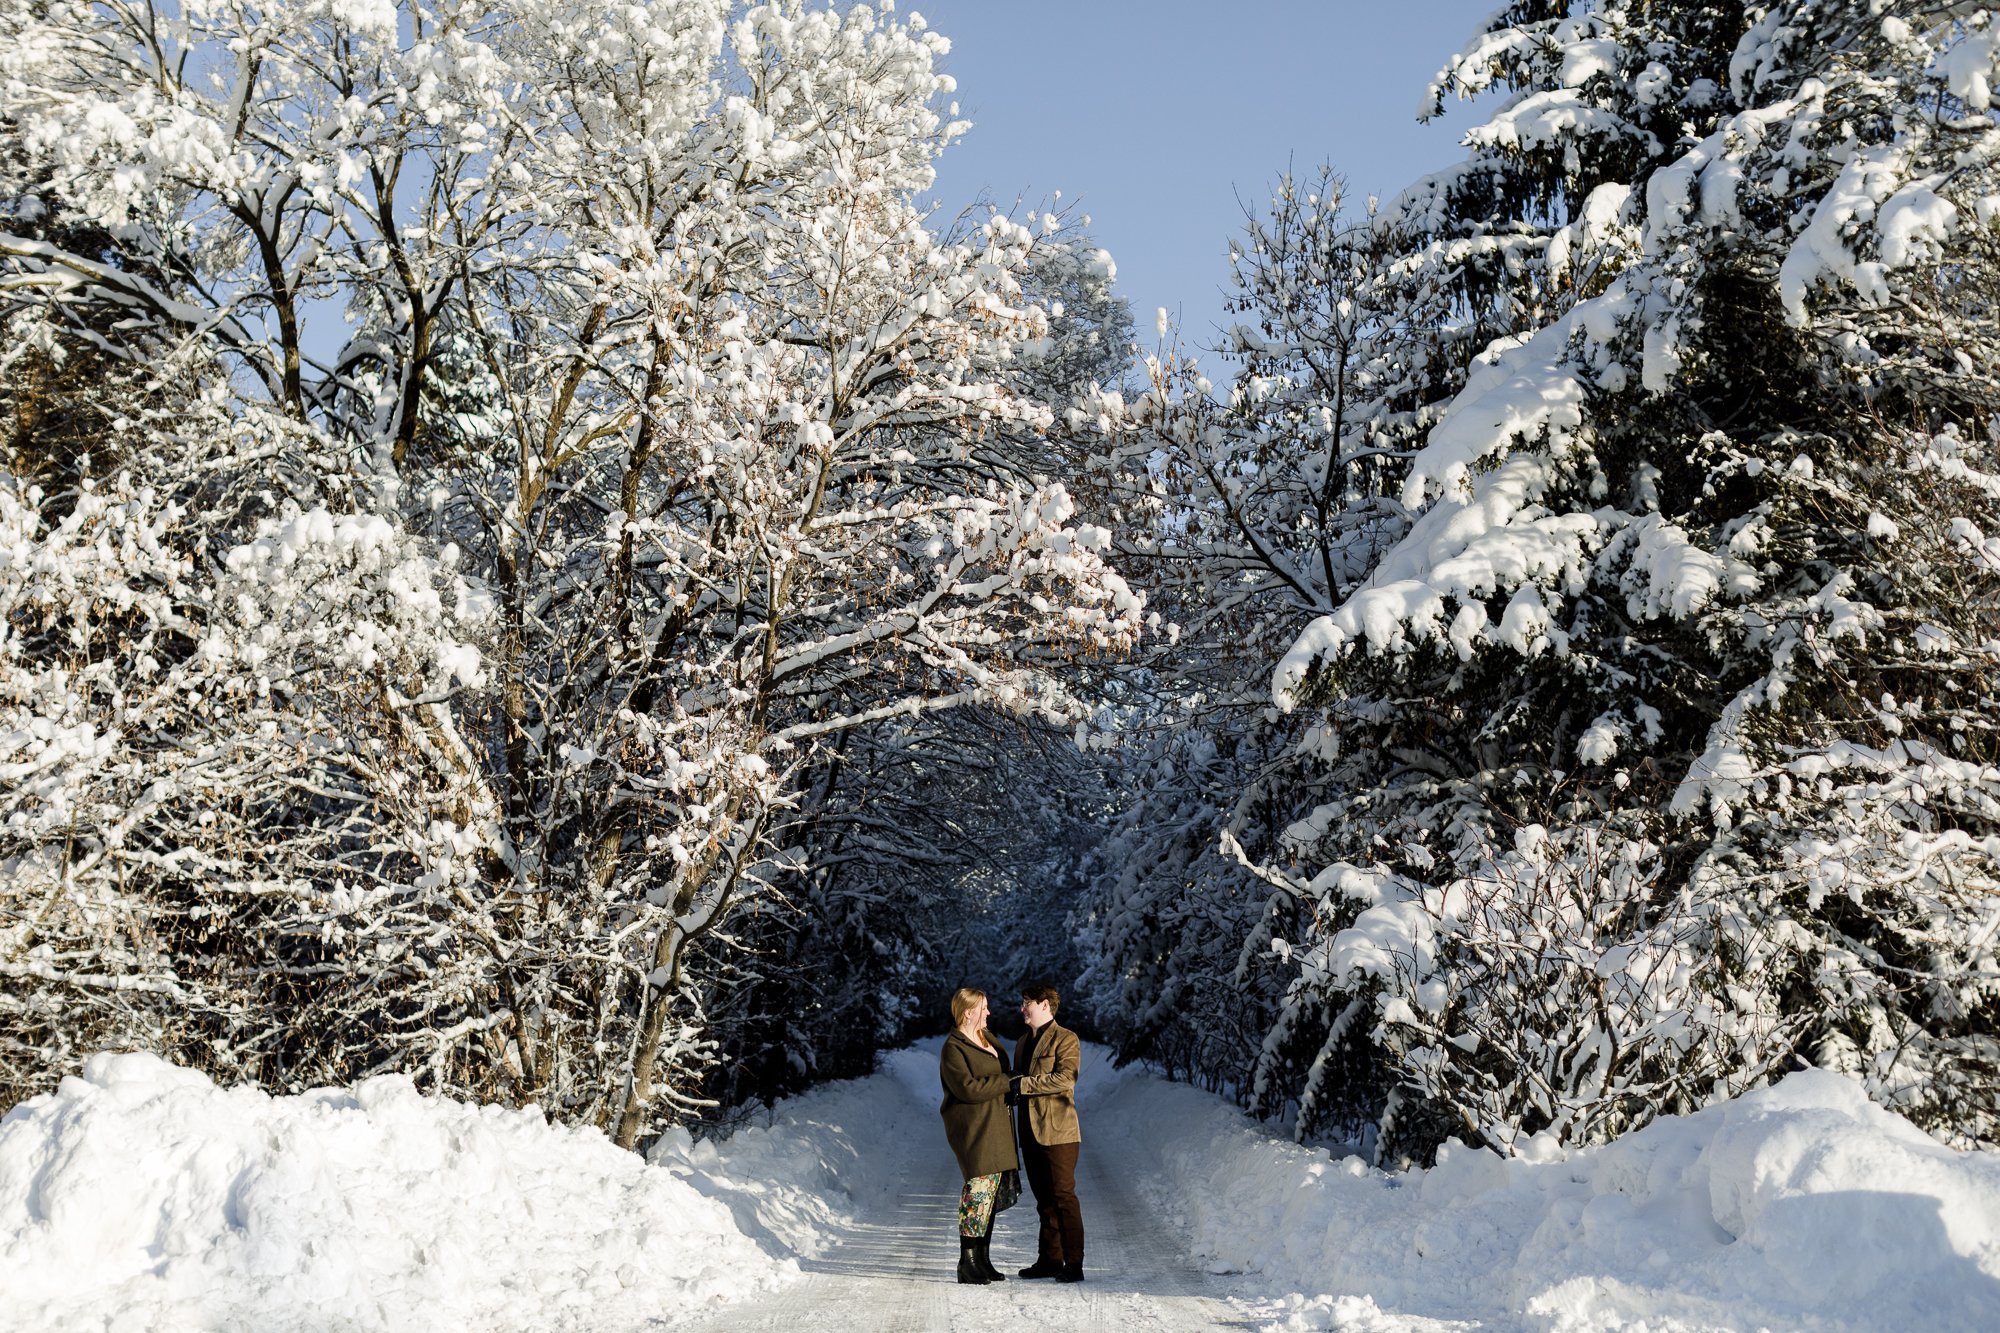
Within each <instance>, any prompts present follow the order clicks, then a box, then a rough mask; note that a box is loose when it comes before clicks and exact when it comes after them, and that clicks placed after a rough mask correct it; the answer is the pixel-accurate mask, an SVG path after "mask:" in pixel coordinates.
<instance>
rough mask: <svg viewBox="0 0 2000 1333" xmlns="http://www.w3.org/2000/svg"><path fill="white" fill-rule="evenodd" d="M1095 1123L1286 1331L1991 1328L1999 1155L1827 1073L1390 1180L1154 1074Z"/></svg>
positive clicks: (1129, 1083)
mask: <svg viewBox="0 0 2000 1333" xmlns="http://www.w3.org/2000/svg"><path fill="white" fill-rule="evenodd" d="M1091 1125H1092V1127H1103V1128H1107V1129H1108V1128H1111V1127H1112V1126H1116V1127H1117V1129H1118V1131H1119V1132H1122V1133H1127V1134H1130V1135H1131V1137H1132V1139H1133V1141H1134V1142H1135V1143H1136V1144H1140V1145H1145V1146H1146V1148H1147V1150H1148V1151H1149V1152H1150V1153H1152V1154H1155V1155H1156V1156H1157V1160H1158V1161H1159V1163H1160V1167H1161V1172H1160V1175H1159V1177H1158V1179H1157V1180H1156V1181H1155V1182H1153V1183H1152V1185H1151V1188H1154V1189H1155V1190H1156V1191H1157V1193H1158V1201H1159V1203H1160V1206H1161V1208H1162V1211H1163V1212H1165V1213H1167V1214H1169V1215H1170V1216H1175V1217H1176V1218H1177V1220H1178V1221H1179V1222H1180V1223H1181V1224H1182V1225H1183V1226H1185V1227H1186V1228H1187V1229H1188V1232H1189V1234H1190V1237H1191V1239H1192V1241H1193V1243H1194V1244H1195V1246H1196V1247H1197V1249H1198V1251H1199V1252H1200V1253H1201V1254H1202V1256H1203V1257H1204V1258H1205V1259H1206V1260H1207V1261H1208V1263H1209V1265H1210V1267H1211V1268H1212V1269H1214V1270H1215V1271H1245V1272H1255V1273H1261V1274H1263V1275H1265V1276H1266V1277H1267V1278H1269V1279H1271V1280H1272V1283H1273V1285H1274V1287H1276V1288H1277V1289H1278V1290H1283V1289H1284V1288H1291V1289H1293V1292H1294V1294H1293V1295H1291V1296H1290V1297H1288V1298H1286V1300H1285V1302H1284V1304H1283V1305H1282V1306H1281V1307H1280V1308H1279V1310H1278V1312H1277V1317H1278V1321H1279V1322H1278V1325H1277V1326H1278V1327H1281V1328H1287V1329H1342V1330H1348V1331H1349V1333H1364V1331H1372V1330H1377V1329H1385V1330H1386V1329H1417V1328H1452V1327H1466V1326H1476V1327H1479V1328H1482V1329H1492V1328H1504V1329H1514V1328H1519V1329H1546V1330H1575V1331H1576V1333H1584V1331H1585V1330H1590V1331H1592V1333H1595V1331H1597V1330H1611V1329H1627V1330H1635V1331H1636V1330H1640V1329H1646V1330H1651V1333H1667V1331H1668V1330H1692V1329H1754V1328H1760V1327H1764V1328H1771V1329H1798V1328H1809V1329H1824V1330H1848V1329H1853V1330H1880V1329H1890V1328H1896V1329H1924V1330H1927V1331H1928V1333H1949V1331H1950V1330H1966V1331H1967V1333H1971V1331H1972V1330H1990V1329H1994V1328H2000V1154H1995V1153H1974V1154H1960V1153H1954V1152H1952V1151H1951V1150H1949V1149H1947V1148H1944V1147H1942V1146H1940V1145H1939V1144H1937V1143H1935V1142H1934V1141H1932V1140H1931V1139H1930V1138H1928V1137H1926V1136H1925V1135H1924V1134H1923V1133H1921V1132H1920V1131H1918V1130H1917V1129H1915V1128H1914V1127H1912V1126H1911V1125H1910V1124H1909V1123H1908V1122H1907V1121H1904V1120H1902V1119H1901V1118H1899V1117H1897V1116H1895V1115H1893V1114H1891V1113H1889V1112H1887V1111H1884V1110H1882V1109H1881V1108H1879V1107H1877V1106H1875V1105H1874V1104H1873V1103H1871V1102H1869V1100H1868V1099H1867V1097H1866V1096H1864V1095H1863V1093H1862V1092H1861V1090H1860V1088H1859V1087H1858V1086H1857V1085H1856V1084H1854V1083H1852V1082H1850V1081H1849V1080H1847V1079H1845V1078H1842V1077H1840V1076H1838V1075H1834V1074H1829V1073H1823V1072H1819V1071H1806V1072H1803V1073H1798V1074H1794V1075H1792V1076H1791V1077H1790V1078H1788V1079H1786V1080H1785V1081H1784V1082H1782V1083H1780V1084H1779V1085H1777V1086H1776V1087H1774V1088H1770V1089H1767V1090H1765V1091H1762V1092H1758V1093H1753V1094H1750V1095H1748V1096H1745V1097H1742V1098H1739V1099H1737V1100H1736V1101H1733V1102H1729V1103H1727V1104H1724V1105H1721V1106H1717V1107H1713V1108H1711V1109H1709V1110H1706V1111H1703V1112H1700V1113H1699V1114H1696V1115H1692V1116H1686V1117H1679V1118H1670V1119H1666V1120H1661V1121H1658V1122H1656V1123H1654V1124H1653V1125H1651V1126H1650V1127H1648V1128H1647V1129H1644V1130H1642V1131H1640V1132H1639V1133H1636V1134H1633V1135H1630V1136H1628V1137H1626V1138H1624V1139H1621V1140H1619V1141H1618V1142H1616V1143H1613V1144H1611V1145H1609V1146H1607V1147H1603V1148H1598V1149H1593V1150H1589V1151H1584V1152H1578V1153H1575V1154H1573V1155H1570V1156H1567V1157H1565V1156H1564V1155H1563V1154H1562V1153H1561V1151H1560V1150H1558V1149H1553V1148H1551V1149H1549V1150H1547V1151H1545V1152H1544V1153H1542V1154H1540V1157H1541V1160H1537V1161H1527V1160H1514V1161H1502V1160H1501V1159H1499V1158H1497V1157H1494V1156H1492V1155H1491V1154H1488V1153H1482V1152H1473V1151H1470V1150H1465V1149H1459V1150H1457V1151H1452V1152H1448V1153H1447V1154H1446V1156H1445V1157H1444V1159H1443V1160H1442V1161H1441V1162H1440V1164H1439V1165H1438V1166H1437V1167H1436V1168H1435V1169H1433V1170H1431V1171H1428V1172H1416V1173H1411V1174H1408V1175H1403V1176H1393V1175H1387V1174H1384V1173H1382V1172H1379V1171H1375V1170H1372V1169H1371V1168H1369V1167H1367V1166H1365V1165H1364V1164H1363V1163H1362V1162H1361V1161H1360V1160H1359V1159H1354V1158H1349V1159H1346V1160H1342V1161H1334V1160H1331V1159H1329V1157H1328V1156H1327V1155H1326V1154H1325V1153H1323V1152H1319V1151H1315V1150H1313V1149H1309V1148H1304V1147H1300V1146H1297V1145H1294V1144H1291V1143H1287V1142H1284V1141H1281V1140H1276V1139H1273V1138H1272V1137H1270V1136H1269V1135H1268V1134H1267V1133H1266V1132H1265V1131H1263V1130H1262V1129H1260V1128H1258V1127H1257V1126H1255V1125H1253V1124H1251V1123H1250V1122H1248V1121H1246V1120H1245V1119H1244V1118H1243V1117H1242V1116H1241V1115H1239V1114H1237V1113H1236V1112H1235V1111H1234V1110H1232V1109H1230V1108H1228V1107H1226V1106H1224V1105H1222V1104H1220V1103H1218V1102H1217V1101H1216V1100H1215V1099H1214V1098H1212V1097H1209V1096H1208V1095H1206V1094H1204V1093H1201V1092H1198V1091H1195V1090H1193V1089H1189V1088H1185V1087H1172V1086H1167V1085H1163V1084H1160V1083H1158V1082H1156V1081H1154V1080H1152V1079H1145V1078H1132V1077H1128V1078H1125V1079H1123V1080H1122V1081H1121V1082H1120V1084H1119V1085H1118V1086H1117V1087H1116V1088H1115V1089H1113V1090H1112V1091H1111V1093H1110V1094H1109V1095H1108V1096H1107V1097H1106V1098H1105V1099H1104V1102H1103V1104H1102V1106H1101V1108H1100V1110H1099V1112H1098V1114H1097V1115H1096V1117H1094V1119H1093V1120H1092V1122H1091ZM1087 1206H1088V1205H1087V1203H1086V1207H1087Z"/></svg>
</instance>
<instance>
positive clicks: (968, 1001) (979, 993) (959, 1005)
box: [951, 986, 986, 1027]
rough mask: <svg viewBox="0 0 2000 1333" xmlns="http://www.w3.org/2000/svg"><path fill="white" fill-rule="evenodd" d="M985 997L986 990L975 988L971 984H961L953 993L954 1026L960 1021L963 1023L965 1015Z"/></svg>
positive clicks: (952, 1013)
mask: <svg viewBox="0 0 2000 1333" xmlns="http://www.w3.org/2000/svg"><path fill="white" fill-rule="evenodd" d="M985 998H986V992H985V991H983V990H974V989H972V987H970V986H960V987H959V988H958V989H957V990H955V991H953V992H952V993H951V1022H952V1026H953V1027H957V1026H958V1025H959V1024H960V1023H963V1022H964V1021H965V1016H966V1015H967V1014H969V1013H971V1012H972V1011H973V1010H974V1009H976V1008H978V1007H979V1002H980V1001H981V1000H983V999H985Z"/></svg>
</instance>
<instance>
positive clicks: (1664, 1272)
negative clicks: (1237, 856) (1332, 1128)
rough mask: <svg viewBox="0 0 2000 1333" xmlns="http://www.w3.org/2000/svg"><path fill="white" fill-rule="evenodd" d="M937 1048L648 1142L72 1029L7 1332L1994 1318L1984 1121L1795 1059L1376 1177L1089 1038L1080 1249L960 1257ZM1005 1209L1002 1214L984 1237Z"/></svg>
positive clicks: (20, 1147) (1, 1144)
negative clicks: (720, 1133) (225, 1070)
mask: <svg viewBox="0 0 2000 1333" xmlns="http://www.w3.org/2000/svg"><path fill="white" fill-rule="evenodd" d="M937 1058H938V1057H937V1049H936V1043H935V1042H934V1041H933V1042H928V1043H920V1044H919V1045H918V1046H915V1047H911V1048H908V1049H905V1050H900V1051H890V1052H886V1053H884V1054H883V1056H882V1060H881V1070H880V1072H879V1073H877V1074H875V1075H874V1076H873V1077H869V1078H861V1079H853V1080H849V1081H847V1082H843V1083H833V1084H827V1085H824V1086H822V1087H818V1088H814V1089H813V1090H811V1091H810V1092H807V1093H805V1094H803V1095H801V1096H798V1097H794V1098H791V1099H789V1100H787V1101H784V1102H781V1103H779V1104H778V1105H777V1106H775V1107H773V1108H770V1109H769V1111H767V1112H765V1113H763V1114H760V1115H758V1116H756V1117H754V1118H753V1119H752V1120H751V1121H750V1122H749V1123H746V1124H743V1125H741V1126H739V1127H738V1128H737V1129H736V1131H735V1132H734V1133H732V1134H731V1135H729V1136H728V1137H727V1138H723V1139H710V1140H704V1141H701V1142H696V1141H695V1140H693V1139H691V1138H690V1137H689V1136H688V1135H687V1134H686V1133H685V1132H679V1131H674V1132H670V1133H668V1134H667V1135H665V1136H663V1138H662V1139H661V1141H660V1142H659V1143H658V1144H656V1145H655V1146H654V1148H653V1149H652V1151H651V1152H650V1153H649V1155H648V1160H644V1161H642V1160H641V1159H640V1158H639V1157H638V1156H637V1155H636V1154H633V1153H629V1152H622V1151H620V1150H619V1149H617V1148H614V1147H613V1146H612V1145H611V1144H610V1142H609V1141H608V1140H607V1139H606V1138H605V1137H604V1136H603V1135H602V1134H601V1133H599V1132H597V1131H596V1130H593V1129H579V1128H570V1127H565V1126H561V1125H551V1124H549V1123H547V1122H546V1121H545V1120H544V1118H543V1117H542V1115H541V1113H540V1112H538V1111H535V1110H532V1109H507V1108H503V1107H497V1106H475V1105H468V1104H464V1103H459V1102H452V1101H449V1100H446V1099H444V1098H437V1097H427V1096H424V1095H422V1094H420V1093H418V1092H417V1090H416V1089H415V1087H414V1086H412V1085H411V1083H410V1081H409V1080H408V1079H406V1078H399V1077H389V1076H385V1077H380V1078H373V1079H367V1080H363V1081H362V1082H360V1083H357V1084H355V1085H354V1086H353V1087H351V1088H339V1089H322V1090H317V1091H312V1092H307V1093H301V1094H297V1095H293V1096H281V1097H273V1096H270V1095H267V1094H265V1093H263V1092H260V1091H258V1090H257V1089H255V1088H247V1087H239V1088H228V1089H225V1088H218V1087H216V1086H215V1085H214V1084H213V1083H211V1082H210V1081H209V1080H208V1079H206V1078H205V1077H203V1076H202V1075H200V1074H197V1073H194V1072H192V1071H189V1070H185V1069H177V1068H175V1067H173V1066H171V1065H168V1064H167V1063H165V1062H164V1061H161V1060H158V1059H156V1058H154V1057H152V1056H148V1055H137V1054H130V1055H117V1056H112V1055H105V1056H98V1057H93V1058H92V1059H91V1061H90V1062H89V1064H88V1065H87V1066H86V1068H85V1070H84V1071H83V1074H82V1075H81V1076H80V1077H75V1078H70V1079H66V1080H65V1081H64V1082H63V1084H62V1086H61V1088H60V1089H59V1090H58V1091H56V1092H55V1093H53V1094H51V1095H49V1096H46V1097H38V1098H33V1099H31V1100H29V1101H27V1102H24V1103H22V1104H21V1105H20V1106H18V1107H16V1108H14V1109H13V1110H12V1111H10V1112H9V1113H8V1114H7V1115H5V1116H4V1117H0V1312H4V1316H0V1328H4V1329H5V1330H7V1333H12V1330H14V1329H17V1328H18V1329H22V1330H32V1331H33V1333H44V1331H46V1333H73V1331H74V1333H81V1330H86V1329H94V1330H102V1329H126V1328H133V1329H146V1330H149V1333H234V1331H235V1330H239V1329H255V1330H257V1333H327V1330H329V1329H341V1330H344V1331H345V1333H403V1331H404V1330H407V1329H452V1330H454V1331H455V1333H665V1330H669V1329H671V1330H673V1331H674V1333H681V1330H688V1329H692V1330H702V1331H706V1330H737V1329H746V1330H754V1329H760V1328H761V1329H783V1330H786V1333H799V1331H801V1330H812V1331H815V1333H816V1331H817V1330H822V1329H825V1330H835V1331H836V1333H837V1331H838V1330H868V1331H869V1333H875V1331H876V1330H896V1329H964V1330H987V1329H994V1330H1001V1329H1006V1330H1012V1329H1032V1330H1035V1331H1036V1333H1062V1331H1063V1330H1072V1329H1118V1330H1135V1331H1136V1330H1164V1331H1168V1333H1171V1331H1172V1330H1183V1329H1186V1330H1192V1329H1214V1328H1269V1329H1273V1330H1276V1331H1278V1333H1325V1331H1326V1330H1334V1331H1336V1333H1447V1331H1450V1333H1467V1331H1469V1330H1478V1333H1606V1331H1607V1330H1621V1331H1622V1333H1717V1331H1718V1330H1746V1331H1747V1330H1757V1329H1767V1330H1774V1331H1776V1330H1803V1331H1809V1333H1881V1331H1882V1330H1884V1329H1911V1330H1919V1329H1920V1330H1923V1333H1991V1330H1994V1329H2000V1154H1996V1153H1992V1152H1975V1153H1954V1152H1952V1151H1950V1150H1948V1149H1946V1148H1944V1147H1942V1146H1940V1145H1939V1144H1937V1143H1936V1142H1934V1141H1932V1140H1931V1139H1929V1138H1928V1137H1926V1136H1925V1135H1924V1134H1923V1133H1922V1132H1920V1131H1919V1130H1917V1129H1916V1128H1914V1127H1913V1126H1911V1125H1910V1124H1909V1123H1908V1122H1907V1121H1904V1120H1901V1119H1899V1118H1897V1117H1896V1116H1894V1115H1893V1114H1891V1113H1889V1112H1887V1111H1884V1110H1883V1109H1881V1108H1880V1107H1878V1106H1875V1105H1873V1104H1872V1103H1870V1102H1869V1101H1868V1099H1867V1096H1866V1094H1865V1092H1864V1091H1863V1090H1862V1089H1861V1087H1860V1086H1859V1085H1857V1084H1855V1083H1854V1082H1852V1081H1851V1080H1848V1079H1844V1078H1841V1077H1840V1076H1838V1075H1835V1074H1830V1073H1826V1072H1823V1071H1818V1070H1805V1071H1802V1072H1800V1073H1795V1074H1792V1075H1790V1076H1789V1077H1787V1078H1786V1079H1785V1080H1784V1081H1783V1082H1782V1083H1780V1084H1778V1085H1777V1086H1775V1087H1772V1088H1768V1089H1764V1090H1761V1091H1758V1092H1754V1093H1749V1094H1746V1095H1744V1096H1743V1097H1740V1098H1737V1099H1736V1100H1734V1101H1731V1102H1727V1103H1723V1104H1720V1105H1717V1106H1713V1107H1710V1108H1708V1109H1706V1110H1703V1111H1700V1112H1697V1113H1695V1114H1693V1115H1688V1116H1677V1117H1666V1118H1663V1119H1661V1120H1659V1121H1656V1122H1655V1123H1653V1124H1652V1125H1650V1126H1648V1127H1647V1128H1645V1129H1643V1130H1640V1131H1638V1132H1636V1133H1633V1134H1630V1135H1628V1136H1626V1137H1625V1138H1622V1139H1620V1140H1618V1141H1617V1142H1616V1143H1613V1144H1610V1145H1608V1146H1605V1147H1601V1148H1592V1149H1586V1150H1579V1151H1570V1152H1566V1151H1564V1150H1562V1149H1560V1148H1557V1147H1556V1146H1555V1145H1553V1144H1543V1143H1531V1144H1529V1145H1527V1147H1528V1148H1530V1149H1532V1150H1533V1151H1532V1152H1531V1153H1530V1154H1529V1155H1527V1156H1525V1157H1523V1158H1519V1159H1515V1160H1510V1161H1502V1160H1501V1159H1500V1158H1498V1157H1495V1156H1493V1155H1492V1154H1490V1153H1483V1152H1473V1151H1470V1150H1466V1149H1462V1148H1461V1149H1456V1150H1453V1151H1450V1152H1448V1153H1446V1154H1444V1155H1443V1156H1442V1157H1441V1158H1440V1161H1439V1164H1438V1165H1437V1166H1436V1167H1434V1168H1433V1169H1431V1170H1428V1171H1415V1172H1410V1173H1407V1174H1389V1173H1384V1172H1381V1171H1377V1170H1375V1169H1373V1168H1371V1167H1369V1166H1367V1165H1366V1164H1365V1163H1363V1162H1361V1161H1359V1160H1358V1159H1354V1158H1345V1159H1336V1158H1332V1157H1329V1156H1328V1155H1327V1153H1326V1152H1324V1151H1323V1150H1319V1149H1315V1148H1312V1147H1309V1146H1303V1145H1299V1144H1294V1143H1290V1142H1288V1141H1286V1140H1284V1139H1283V1138H1280V1137H1277V1136H1274V1135H1273V1133H1272V1132H1271V1130H1270V1128H1269V1127H1267V1126H1264V1125H1260V1124H1257V1123H1255V1122H1254V1121H1251V1120H1248V1119H1246V1118H1245V1117H1244V1116H1243V1115H1242V1114H1241V1113H1240V1112H1238V1111H1237V1110H1236V1109H1235V1108H1234V1107H1233V1106H1230V1105H1229V1104H1228V1103H1226V1102H1224V1101H1222V1100H1220V1099H1218V1098H1216V1097H1214V1096H1211V1095H1210V1094H1208V1093H1205V1092H1202V1091H1199V1090H1197V1089H1195V1088H1190V1087H1187V1086H1185V1085H1177V1084H1170V1083H1166V1082H1163V1081H1161V1080H1160V1079H1158V1078H1155V1077H1153V1076H1151V1075H1149V1074H1147V1073H1145V1072H1144V1071H1141V1070H1136V1069H1126V1070H1114V1069H1112V1068H1111V1067H1110V1065H1109V1062H1108V1060H1107V1057H1106V1053H1105V1052H1104V1051H1103V1050H1102V1049H1101V1048H1097V1047H1086V1048H1085V1051H1084V1062H1083V1070H1082V1077H1081V1079H1080V1082H1079V1086H1078V1105H1079V1109H1080V1111H1081V1114H1082V1118H1083V1131H1084V1147H1083V1155H1082V1161H1081V1168H1082V1169H1081V1172H1080V1177H1081V1178H1080V1180H1079V1182H1078V1183H1079V1190H1078V1192H1079V1194H1080V1195H1081V1196H1082V1200H1083V1206H1084V1217H1085V1221H1086V1224H1087V1226H1088V1228H1089V1233H1090V1245H1089V1254H1088V1256H1087V1262H1086V1270H1087V1272H1088V1274H1089V1280H1088V1281H1086V1282H1084V1283H1083V1284H1081V1285H1079V1286H1061V1285H1057V1284H1054V1283H1050V1282H1026V1281H1022V1280H1020V1279H1018V1278H1010V1279H1009V1280H1008V1281H1007V1282H1006V1283H1004V1284H1002V1285H999V1286H985V1287H961V1286H959V1285H958V1284H957V1283H956V1281H954V1273H953V1268H954V1264H955V1262H956V1258H957V1253H956V1249H957V1247H956V1243H955V1241H954V1240H953V1232H954V1229H955V1228H954V1222H955V1218H954V1216H953V1211H954V1204H955V1198H956V1194H957V1190H958V1183H959V1182H958V1178H957V1172H956V1170H955V1168H954V1165H953V1162H952V1158H951V1153H950V1150H949V1149H948V1148H947V1147H946V1146H945V1142H944V1134H943V1131H942V1128H941V1127H940V1125H939V1123H938V1114H937V1104H938V1097H939V1091H938V1083H937ZM1034 1228H1035V1219H1034V1214H1033V1208H1032V1206H1031V1204H1029V1203H1027V1202H1024V1203H1023V1204H1022V1205H1021V1206H1020V1207H1019V1208H1018V1209H1016V1210H1015V1211H1012V1212H1009V1213H1006V1214H1003V1215H1002V1218H1001V1221H1000V1226H999V1229H998V1238H997V1240H996V1242H995V1259H996V1260H997V1261H998V1262H999V1263H1000V1264H1001V1265H1002V1266H1003V1267H1004V1268H1006V1269H1008V1270H1009V1271H1011V1270H1013V1269H1016V1268H1018V1267H1020V1266H1021V1265H1023V1264H1024V1263H1026V1262H1027V1261H1028V1259H1029V1258H1031V1257H1032V1254H1033V1250H1034V1239H1033V1237H1034Z"/></svg>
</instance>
